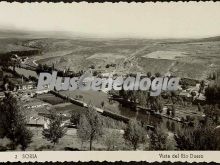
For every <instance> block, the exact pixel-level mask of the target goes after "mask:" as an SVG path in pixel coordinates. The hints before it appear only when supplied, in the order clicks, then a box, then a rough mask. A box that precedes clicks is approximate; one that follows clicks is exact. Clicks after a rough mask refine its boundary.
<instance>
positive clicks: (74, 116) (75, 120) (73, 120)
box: [70, 112, 80, 125]
mask: <svg viewBox="0 0 220 165" xmlns="http://www.w3.org/2000/svg"><path fill="white" fill-rule="evenodd" d="M79 121H80V113H79V112H72V113H71V117H70V122H71V123H72V124H74V125H78V124H79Z"/></svg>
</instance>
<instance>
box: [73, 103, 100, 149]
mask: <svg viewBox="0 0 220 165" xmlns="http://www.w3.org/2000/svg"><path fill="white" fill-rule="evenodd" d="M77 134H78V136H79V137H80V138H81V140H84V141H89V143H90V147H89V149H90V150H92V144H93V141H94V140H95V139H97V138H98V137H99V136H101V135H102V134H103V128H102V121H101V119H100V116H99V114H98V112H97V111H96V110H95V109H94V108H93V107H92V106H91V105H89V107H88V109H86V112H85V114H84V115H83V116H82V117H81V118H80V122H79V125H78V130H77Z"/></svg>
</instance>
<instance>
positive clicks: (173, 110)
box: [171, 105, 176, 117]
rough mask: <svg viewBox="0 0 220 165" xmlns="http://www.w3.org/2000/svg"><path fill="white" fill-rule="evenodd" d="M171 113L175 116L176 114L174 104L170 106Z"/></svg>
mask: <svg viewBox="0 0 220 165" xmlns="http://www.w3.org/2000/svg"><path fill="white" fill-rule="evenodd" d="M171 115H172V117H175V115H176V109H175V107H174V105H172V106H171Z"/></svg>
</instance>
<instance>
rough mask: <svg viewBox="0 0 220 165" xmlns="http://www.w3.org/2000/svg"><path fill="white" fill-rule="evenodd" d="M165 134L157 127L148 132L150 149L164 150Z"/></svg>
mask: <svg viewBox="0 0 220 165" xmlns="http://www.w3.org/2000/svg"><path fill="white" fill-rule="evenodd" d="M167 136H168V135H167V134H166V133H165V132H164V131H163V130H162V128H160V127H158V128H156V129H155V130H154V131H152V132H151V133H150V150H166V149H167Z"/></svg>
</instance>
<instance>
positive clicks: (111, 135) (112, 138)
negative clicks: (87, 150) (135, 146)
mask: <svg viewBox="0 0 220 165" xmlns="http://www.w3.org/2000/svg"><path fill="white" fill-rule="evenodd" d="M121 136H122V135H121V134H120V132H119V131H118V130H112V131H111V132H108V133H106V135H105V136H104V144H105V145H106V147H107V150H108V151H114V150H118V149H119V147H120V146H121V145H122V143H123V139H122V138H121Z"/></svg>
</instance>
